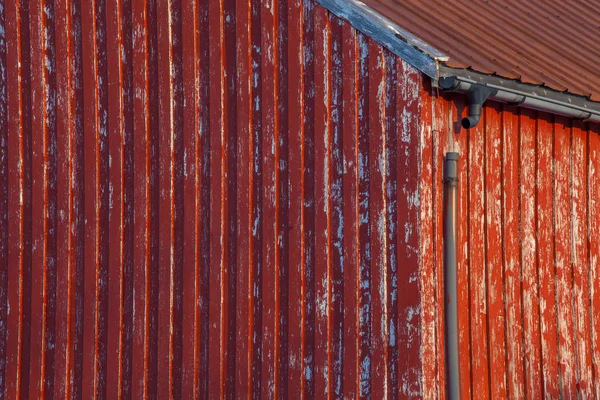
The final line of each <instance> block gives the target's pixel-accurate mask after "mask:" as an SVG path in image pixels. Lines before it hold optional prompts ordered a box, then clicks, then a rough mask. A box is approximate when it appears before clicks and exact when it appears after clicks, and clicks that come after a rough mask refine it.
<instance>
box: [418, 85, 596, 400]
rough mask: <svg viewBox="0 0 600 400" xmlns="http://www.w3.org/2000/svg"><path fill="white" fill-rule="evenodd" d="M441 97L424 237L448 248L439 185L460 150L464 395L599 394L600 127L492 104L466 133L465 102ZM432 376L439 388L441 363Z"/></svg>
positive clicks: (437, 98) (424, 198)
mask: <svg viewBox="0 0 600 400" xmlns="http://www.w3.org/2000/svg"><path fill="white" fill-rule="evenodd" d="M433 103H434V106H433V110H434V111H433V112H434V114H435V115H434V118H433V137H432V138H431V139H429V138H428V139H429V140H431V143H432V144H431V146H432V148H433V162H432V163H431V164H432V165H433V172H432V176H429V175H427V174H426V173H424V174H423V175H422V182H423V180H425V181H429V180H431V182H432V187H433V188H434V189H433V190H434V195H433V198H432V199H431V200H430V201H432V202H433V203H432V204H433V205H432V206H428V204H427V201H428V196H427V192H426V191H425V189H423V191H422V192H421V199H422V203H421V207H422V210H426V209H427V208H428V207H432V208H433V209H434V211H433V215H434V217H433V219H432V221H431V222H429V220H428V219H427V218H422V223H426V224H431V225H430V226H429V225H428V226H427V229H425V228H424V229H423V230H422V240H423V242H427V241H428V237H431V240H432V241H433V242H434V245H433V248H434V249H441V247H442V241H441V239H442V236H441V230H440V229H441V228H440V227H439V224H440V223H441V219H440V218H441V217H440V216H439V215H441V212H442V198H441V196H442V194H441V193H439V192H435V190H436V188H437V187H439V182H440V179H441V178H440V177H441V166H442V160H443V155H444V153H445V152H446V151H458V152H459V153H460V154H461V156H460V161H459V168H460V183H459V227H458V236H459V238H458V242H459V249H458V250H459V275H458V279H459V285H458V287H459V289H460V292H459V293H458V307H459V326H460V332H459V335H460V336H459V346H460V352H461V354H460V361H461V371H460V377H461V390H462V394H463V398H477V399H483V398H506V397H510V398H532V399H538V398H558V397H562V398H576V397H577V396H582V397H583V398H593V397H596V396H598V394H599V392H598V390H599V389H600V388H599V387H598V382H599V381H600V379H599V377H598V376H597V374H598V372H597V371H598V367H599V365H598V362H599V361H600V347H599V346H600V341H599V336H598V329H599V328H600V309H599V307H600V295H599V290H600V280H599V279H598V271H599V270H598V268H599V265H598V256H599V253H598V252H599V251H600V245H599V239H598V234H599V233H600V232H599V229H600V224H599V221H600V214H599V213H598V211H599V210H598V203H599V201H600V197H599V196H600V186H599V185H600V179H599V176H600V168H599V167H598V165H599V164H598V162H599V161H600V147H599V146H600V136H599V134H600V128H599V127H598V126H595V125H592V126H588V125H586V124H584V123H581V122H578V121H572V120H568V119H566V118H562V117H559V116H552V115H549V114H545V113H542V112H536V111H532V110H527V109H517V108H514V107H510V106H506V105H501V104H498V103H493V102H490V103H488V104H487V105H486V107H485V108H484V115H483V117H482V121H481V123H480V124H479V125H478V126H477V127H476V128H474V129H471V130H470V131H468V132H466V131H464V130H459V129H458V128H459V121H460V118H461V117H462V116H463V115H466V110H465V103H464V97H462V96H458V95H452V96H443V97H440V96H435V97H434V98H433ZM424 145H425V149H426V148H427V146H428V145H427V143H425V144H424ZM423 154H424V156H425V154H427V152H426V151H423ZM423 163H424V164H427V163H426V161H425V160H424V161H423ZM423 186H424V184H423V185H422V187H423ZM439 251H441V250H436V251H435V254H436V255H437V254H438V253H439ZM423 255H424V258H423V265H422V269H423V270H427V269H428V268H430V267H429V266H428V265H429V264H428V263H430V262H431V265H432V266H433V267H432V268H433V269H434V270H435V271H440V267H439V266H438V265H437V263H436V262H434V261H433V262H432V261H431V260H428V259H427V258H425V253H423ZM438 282H439V281H438ZM423 290H424V289H423ZM436 293H441V291H440V290H439V289H436ZM422 295H423V296H425V295H426V292H425V291H423V292H422ZM440 306H441V305H440ZM425 309H426V308H424V310H425ZM424 324H425V325H424V326H423V327H422V329H423V332H424V333H428V332H430V330H431V327H430V325H427V321H424ZM428 327H429V328H428ZM437 329H438V331H437V332H439V333H440V334H441V333H443V328H440V327H439V325H438V327H437ZM423 343H428V340H427V337H425V335H424V337H423ZM436 348H437V349H438V351H440V349H443V343H442V339H441V337H440V336H438V337H437V339H436ZM438 366H441V367H443V364H439V363H438ZM438 368H439V367H438ZM424 371H425V373H424V377H426V376H427V368H426V363H425V364H424ZM436 379H437V380H438V382H440V385H441V382H442V381H443V374H442V373H441V372H440V371H439V369H438V372H437V374H436ZM425 387H429V385H425ZM426 392H427V389H426Z"/></svg>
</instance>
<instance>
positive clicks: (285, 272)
mask: <svg viewBox="0 0 600 400" xmlns="http://www.w3.org/2000/svg"><path fill="white" fill-rule="evenodd" d="M0 73H1V74H0V218H1V220H0V397H2V398H10V399H14V398H27V397H29V398H39V397H44V396H48V397H50V396H52V395H54V396H56V397H63V398H64V397H74V398H92V397H98V398H117V397H119V396H122V397H123V398H134V399H138V398H146V397H148V398H160V399H166V398H170V397H174V398H180V397H186V398H190V397H200V398H217V397H220V396H223V397H228V398H233V397H238V398H244V397H246V396H252V397H254V398H258V397H262V398H273V397H278V398H288V397H296V396H298V395H299V394H303V395H304V396H305V397H306V398H312V397H318V398H324V397H326V396H330V397H342V396H345V397H347V398H353V397H357V396H362V397H369V396H370V397H372V398H382V397H383V396H390V397H395V396H396V395H401V396H402V397H408V396H417V397H418V396H420V395H422V394H423V393H431V390H432V389H431V388H432V386H430V384H432V383H433V379H434V375H433V372H432V371H433V370H430V369H429V366H428V367H427V368H426V371H424V367H423V365H424V362H426V363H428V364H432V365H433V364H435V362H436V356H439V354H441V353H435V351H434V348H433V345H434V341H433V339H432V338H433V336H430V335H434V334H438V335H439V334H440V331H439V330H438V331H435V332H434V330H432V331H431V332H425V333H423V331H422V329H421V327H422V326H426V327H428V329H429V327H430V325H431V323H433V321H434V319H435V314H434V309H435V308H436V306H435V304H434V303H433V302H432V299H434V298H435V296H433V292H432V291H433V290H434V289H435V288H438V286H436V285H435V284H434V283H433V282H432V281H430V280H429V277H430V273H432V272H433V271H430V269H431V268H430V267H429V266H428V267H427V268H428V269H423V270H422V269H420V268H419V265H420V263H421V255H420V254H421V251H422V248H421V236H420V229H421V226H420V225H421V223H420V213H419V210H420V194H419V185H420V184H421V182H420V180H419V174H420V171H421V169H422V168H423V166H422V165H421V163H420V162H421V160H422V159H421V156H420V151H421V150H420V147H419V146H420V143H422V138H421V135H422V134H423V132H424V131H423V126H422V123H421V115H420V113H421V106H422V105H421V99H422V93H424V88H423V79H422V77H421V75H420V74H419V73H418V72H416V70H414V69H413V68H411V67H410V66H409V65H408V64H406V63H405V62H403V61H402V60H400V59H398V58H397V57H396V56H393V55H392V54H391V53H390V52H388V51H387V50H384V49H382V48H381V47H379V46H378V45H377V44H376V43H374V42H373V41H371V40H370V39H368V38H367V37H366V36H364V35H362V34H360V33H358V32H357V31H355V30H354V29H353V28H351V27H350V26H349V25H348V24H346V23H343V22H342V21H341V20H339V19H337V18H334V17H332V16H331V15H330V14H329V13H328V12H327V11H326V10H325V9H323V8H321V7H320V6H316V5H315V4H314V3H313V1H312V0H306V1H292V0H290V1H286V0H277V1H259V0H252V1H247V0H238V1H234V0H225V1H209V0H199V1H191V0H183V1H177V0H172V1H167V0H158V1H153V0H148V1H128V0H95V1H79V0H60V1H53V0H42V1H40V2H39V3H38V2H28V1H21V0H16V1H15V0H12V1H8V0H0ZM425 99H429V97H427V96H426V97H425ZM426 101H427V102H428V103H427V104H428V105H430V100H426ZM426 112H427V115H426V117H427V118H429V119H430V118H431V110H427V111H426ZM427 125H429V122H428V123H427ZM429 157H430V158H431V155H430V156H429ZM427 168H430V166H429V165H427ZM427 186H428V187H427V190H429V191H431V188H430V187H429V185H427ZM436 193H437V192H436ZM429 244H433V241H432V240H431V239H430V240H429ZM429 256H430V253H429V252H428V254H427V257H429ZM436 261H438V265H440V264H439V259H438V258H436ZM428 265H429V264H428ZM420 272H422V273H423V274H422V275H420ZM421 281H425V284H424V285H423V286H424V288H423V290H424V292H423V293H424V294H421V284H420V282H421ZM438 296H439V294H438ZM421 299H424V301H425V302H426V304H424V305H421ZM438 299H439V297H438ZM438 301H441V300H438ZM440 304H441V303H440ZM423 321H425V322H423ZM422 336H424V337H426V341H428V342H427V343H428V344H423V343H422ZM424 379H425V380H424Z"/></svg>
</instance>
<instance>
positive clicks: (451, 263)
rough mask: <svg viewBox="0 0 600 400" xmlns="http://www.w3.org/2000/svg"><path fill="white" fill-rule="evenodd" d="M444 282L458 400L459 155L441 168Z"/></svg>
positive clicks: (449, 156)
mask: <svg viewBox="0 0 600 400" xmlns="http://www.w3.org/2000/svg"><path fill="white" fill-rule="evenodd" d="M444 170H445V171H444V189H445V190H444V192H445V198H444V280H445V282H444V283H445V285H444V287H445V288H446V290H445V296H444V297H445V307H444V311H445V318H446V371H447V373H448V398H449V399H450V400H459V399H460V376H459V368H458V305H457V295H458V288H457V274H456V271H457V265H458V262H457V255H456V254H457V252H456V250H457V243H456V234H457V217H458V211H457V203H458V153H452V152H449V153H446V165H445V168H444Z"/></svg>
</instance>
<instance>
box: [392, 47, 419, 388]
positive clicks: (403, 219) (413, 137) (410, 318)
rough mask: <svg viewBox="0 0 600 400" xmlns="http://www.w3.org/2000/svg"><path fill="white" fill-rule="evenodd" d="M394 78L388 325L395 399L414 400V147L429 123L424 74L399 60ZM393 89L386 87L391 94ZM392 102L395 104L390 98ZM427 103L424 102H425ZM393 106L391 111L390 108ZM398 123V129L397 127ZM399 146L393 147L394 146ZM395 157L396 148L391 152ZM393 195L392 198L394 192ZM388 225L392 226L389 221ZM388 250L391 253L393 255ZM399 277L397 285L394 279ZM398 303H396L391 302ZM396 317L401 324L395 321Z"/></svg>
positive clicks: (416, 312)
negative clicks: (395, 359) (424, 116)
mask: <svg viewBox="0 0 600 400" xmlns="http://www.w3.org/2000/svg"><path fill="white" fill-rule="evenodd" d="M389 74H391V75H393V79H390V81H391V83H392V85H393V86H394V87H395V88H396V90H395V92H396V93H395V96H396V98H395V109H392V110H389V113H390V114H392V115H390V116H389V118H391V119H392V120H391V121H390V126H389V129H390V130H392V131H393V130H394V129H395V131H396V132H390V137H391V138H393V139H394V140H390V143H389V146H390V147H393V148H395V152H396V154H395V159H394V157H393V156H392V157H390V160H389V162H388V168H390V169H396V171H395V172H396V173H395V175H396V179H395V180H394V179H393V178H394V174H393V173H391V174H390V175H391V177H390V178H391V182H390V184H389V185H387V187H388V190H389V191H392V192H393V191H394V190H393V189H394V188H395V193H394V194H393V196H392V198H393V199H394V200H396V204H395V205H394V202H393V201H392V202H390V203H389V204H388V208H393V210H392V212H391V213H390V214H391V215H390V218H391V221H393V223H394V230H392V229H391V228H390V234H391V240H390V242H391V243H394V236H395V239H396V241H397V242H396V257H397V259H396V261H395V262H394V261H393V258H392V257H393V256H392V255H390V272H389V273H390V275H391V279H390V283H391V290H390V293H388V295H389V296H390V297H391V299H390V301H391V302H392V307H391V310H390V312H392V313H394V314H396V312H395V311H394V307H396V308H397V317H394V319H391V321H393V323H394V324H395V326H394V329H392V326H390V333H389V335H390V346H391V347H392V349H394V345H395V346H396V347H397V349H394V351H393V352H392V353H391V356H392V357H398V364H397V371H398V372H397V373H398V378H397V380H396V381H395V382H394V380H392V383H395V384H396V385H397V386H398V388H397V391H394V390H392V391H391V392H390V395H391V396H395V395H397V394H398V395H400V396H407V397H411V396H416V397H419V396H421V395H422V386H421V385H422V383H421V380H422V364H421V363H422V360H421V354H420V353H421V349H420V347H421V332H422V331H421V328H422V327H421V316H422V313H423V311H424V310H422V308H421V301H422V299H423V297H422V294H421V291H420V288H421V285H420V284H419V257H420V248H419V247H420V240H421V232H420V226H419V224H420V220H419V205H420V204H423V203H422V200H421V193H420V192H419V174H420V171H421V167H420V165H419V153H418V152H416V151H415V150H414V149H415V148H418V146H419V143H420V140H421V139H420V134H421V132H420V129H421V128H422V127H424V126H425V125H426V124H427V122H426V121H421V120H420V116H421V111H422V110H421V109H420V107H421V106H422V104H421V96H422V95H423V92H422V87H421V84H422V82H421V76H420V74H419V73H418V72H417V71H416V70H414V69H413V68H412V67H411V66H410V65H409V64H407V63H406V62H404V61H403V60H401V59H398V58H397V59H396V60H395V71H394V70H392V71H389ZM391 90H393V89H392V88H388V91H391ZM390 97H391V98H390V101H391V102H394V99H393V97H392V96H391V95H390ZM425 104H426V103H425ZM389 108H390V107H388V109H389ZM394 124H395V126H394ZM394 142H395V143H394ZM390 154H391V155H394V150H391V151H390ZM390 195H392V194H391V193H390ZM390 226H392V223H391V222H390ZM391 250H392V249H391V248H390V252H391ZM396 279H397V281H396V283H394V281H395V280H396ZM394 299H395V302H396V305H393V302H394ZM395 318H397V320H396V319H395Z"/></svg>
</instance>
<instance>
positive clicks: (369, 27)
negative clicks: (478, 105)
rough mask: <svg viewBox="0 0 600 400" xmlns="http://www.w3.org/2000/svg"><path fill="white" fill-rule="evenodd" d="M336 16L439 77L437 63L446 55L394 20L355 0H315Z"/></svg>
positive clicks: (424, 70)
mask: <svg viewBox="0 0 600 400" xmlns="http://www.w3.org/2000/svg"><path fill="white" fill-rule="evenodd" d="M318 1H319V3H321V5H323V7H325V8H326V9H328V10H329V11H331V12H332V13H333V14H335V15H336V16H337V17H339V18H342V19H345V20H347V21H348V22H350V24H351V25H352V26H353V27H354V28H356V29H357V30H359V31H360V32H362V33H364V34H365V35H367V36H369V37H370V38H372V39H373V40H375V41H376V42H378V43H379V44H381V45H383V46H384V47H386V48H387V49H388V50H390V51H391V52H392V53H394V54H396V55H398V56H399V57H401V58H402V59H403V60H404V61H406V62H407V63H409V64H410V65H412V66H413V67H415V68H416V69H418V70H419V71H421V72H423V73H424V74H425V75H427V76H429V77H430V78H431V79H433V80H434V81H436V80H437V77H438V71H437V68H438V65H439V64H438V63H439V62H443V61H448V56H447V55H445V54H444V53H442V52H441V51H439V50H437V49H435V48H434V47H432V46H430V45H429V44H427V43H425V42H424V41H423V40H421V39H419V38H418V37H416V36H415V35H413V34H411V33H410V32H407V31H405V30H404V29H402V28H401V27H399V26H398V25H397V24H396V23H394V22H393V21H391V20H389V19H387V18H386V17H384V16H383V15H381V14H379V13H377V12H376V11H374V10H373V9H371V8H370V7H368V6H367V5H366V4H364V3H362V2H360V1H357V0H318Z"/></svg>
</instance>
